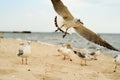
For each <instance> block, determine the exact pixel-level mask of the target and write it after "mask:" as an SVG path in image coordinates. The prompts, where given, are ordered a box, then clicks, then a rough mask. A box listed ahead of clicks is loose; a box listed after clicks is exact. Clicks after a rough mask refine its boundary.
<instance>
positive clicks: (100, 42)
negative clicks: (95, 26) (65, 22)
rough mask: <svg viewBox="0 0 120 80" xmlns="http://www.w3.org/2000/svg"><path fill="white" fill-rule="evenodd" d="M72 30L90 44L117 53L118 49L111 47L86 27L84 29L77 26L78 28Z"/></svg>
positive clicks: (81, 26)
mask: <svg viewBox="0 0 120 80" xmlns="http://www.w3.org/2000/svg"><path fill="white" fill-rule="evenodd" d="M74 29H75V31H76V32H77V33H78V34H79V35H81V36H82V37H84V38H85V39H87V40H89V41H91V42H94V43H95V44H98V45H100V46H104V47H106V48H108V49H111V50H115V51H119V50H118V49H116V48H114V47H113V46H111V45H110V44H109V43H108V42H107V41H105V40H103V39H102V38H101V37H100V36H99V35H97V34H96V33H94V32H93V31H91V30H89V29H87V28H86V27H84V26H83V25H81V24H80V25H79V27H74Z"/></svg>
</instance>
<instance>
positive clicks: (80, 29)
mask: <svg viewBox="0 0 120 80" xmlns="http://www.w3.org/2000/svg"><path fill="white" fill-rule="evenodd" d="M51 2H52V4H53V7H54V9H55V11H56V12H57V13H58V15H60V16H61V17H62V18H63V20H64V21H63V25H62V26H61V27H60V28H58V30H60V31H62V30H61V28H62V27H65V28H66V31H65V32H64V31H62V32H64V33H65V35H64V37H65V36H66V34H67V30H68V29H69V28H71V27H72V28H74V29H75V31H76V32H77V33H78V34H79V35H81V36H83V37H84V38H85V39H87V40H89V41H91V42H94V43H96V44H98V45H101V46H104V47H106V48H108V49H110V50H115V51H119V50H118V49H116V48H114V47H113V46H111V45H110V44H109V43H107V42H106V41H105V40H103V39H102V38H101V37H100V36H99V35H97V34H96V33H95V32H93V31H91V30H89V29H87V28H86V27H85V26H84V25H83V23H82V22H81V21H80V19H75V18H74V17H73V16H72V14H71V13H70V12H69V10H68V9H67V7H66V6H65V5H64V4H63V3H62V1H61V0H51Z"/></svg>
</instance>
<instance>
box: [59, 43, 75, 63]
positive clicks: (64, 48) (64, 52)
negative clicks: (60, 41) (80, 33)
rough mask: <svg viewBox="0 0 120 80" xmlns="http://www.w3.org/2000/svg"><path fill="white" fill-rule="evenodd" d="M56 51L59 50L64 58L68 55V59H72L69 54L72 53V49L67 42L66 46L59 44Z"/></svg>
mask: <svg viewBox="0 0 120 80" xmlns="http://www.w3.org/2000/svg"><path fill="white" fill-rule="evenodd" d="M58 52H60V53H61V54H62V55H63V56H64V58H63V59H64V60H65V59H66V58H67V57H68V58H69V59H70V61H72V59H71V57H70V54H71V53H73V50H72V47H71V45H70V44H67V45H66V46H61V47H60V48H59V49H58Z"/></svg>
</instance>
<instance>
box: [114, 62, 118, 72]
mask: <svg viewBox="0 0 120 80" xmlns="http://www.w3.org/2000/svg"><path fill="white" fill-rule="evenodd" d="M116 69H117V64H115V68H114V72H116Z"/></svg>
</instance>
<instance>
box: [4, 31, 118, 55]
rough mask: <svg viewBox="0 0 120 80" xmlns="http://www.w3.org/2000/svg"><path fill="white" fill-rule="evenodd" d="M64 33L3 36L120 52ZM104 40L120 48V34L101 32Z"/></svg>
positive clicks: (112, 52) (11, 34) (9, 34)
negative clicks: (64, 35)
mask: <svg viewBox="0 0 120 80" xmlns="http://www.w3.org/2000/svg"><path fill="white" fill-rule="evenodd" d="M62 35H63V34H62V33H59V32H32V33H4V34H3V37H5V38H13V39H23V40H29V41H35V42H44V43H48V44H54V45H62V44H71V45H72V47H74V48H77V49H83V48H87V49H92V50H95V49H96V48H101V51H102V52H103V53H107V54H117V53H120V52H116V51H112V50H109V49H107V48H104V47H102V46H99V45H96V44H94V43H92V42H89V41H88V40H86V39H84V38H83V37H82V36H79V35H78V34H76V33H72V34H69V35H67V36H66V37H65V38H63V37H62ZM99 35H100V36H101V37H102V38H103V39H104V40H106V41H107V42H108V43H109V44H111V45H112V46H113V47H115V48H117V49H119V50H120V34H103V33H101V34H99Z"/></svg>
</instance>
